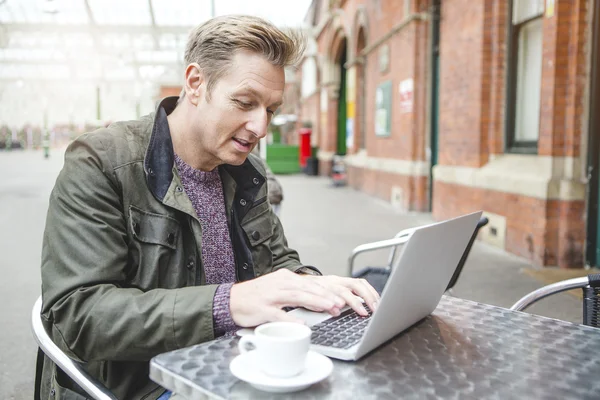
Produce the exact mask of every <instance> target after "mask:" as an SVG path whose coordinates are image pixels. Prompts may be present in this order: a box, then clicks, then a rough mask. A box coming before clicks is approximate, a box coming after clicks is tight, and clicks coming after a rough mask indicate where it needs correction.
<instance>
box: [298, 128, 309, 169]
mask: <svg viewBox="0 0 600 400" xmlns="http://www.w3.org/2000/svg"><path fill="white" fill-rule="evenodd" d="M311 133H312V129H310V128H300V130H298V134H299V135H300V148H299V150H300V151H299V160H300V168H302V169H305V168H306V159H307V158H308V157H311V156H312V154H311V146H310V135H311Z"/></svg>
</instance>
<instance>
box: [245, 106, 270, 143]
mask: <svg viewBox="0 0 600 400" xmlns="http://www.w3.org/2000/svg"><path fill="white" fill-rule="evenodd" d="M267 126H269V114H268V113H267V111H266V110H256V112H253V113H252V117H251V119H250V120H249V121H248V123H247V124H246V129H248V130H249V131H250V132H252V133H253V134H254V136H256V137H257V138H259V139H262V138H264V137H265V136H267Z"/></svg>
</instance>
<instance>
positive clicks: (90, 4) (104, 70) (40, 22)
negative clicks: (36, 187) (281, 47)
mask: <svg viewBox="0 0 600 400" xmlns="http://www.w3.org/2000/svg"><path fill="white" fill-rule="evenodd" d="M310 2H311V0H293V1H286V0H0V124H2V123H3V122H4V123H5V122H6V121H7V120H8V122H11V121H10V120H14V118H16V117H15V115H17V114H18V115H20V116H21V117H20V120H19V121H21V120H22V121H23V122H25V121H28V120H29V119H30V117H31V113H26V112H24V111H22V108H18V107H20V106H19V104H28V103H27V99H21V98H17V97H19V96H21V97H26V98H31V94H33V93H44V99H43V101H42V102H41V103H43V104H44V105H43V108H45V109H48V108H51V107H52V103H53V102H52V101H51V99H52V98H53V97H55V96H58V97H60V96H61V93H60V92H63V93H62V95H63V97H64V99H62V98H61V100H64V102H67V103H68V105H67V106H66V107H61V108H60V110H57V111H55V112H52V113H51V114H52V115H54V116H56V115H62V116H61V117H60V118H62V119H66V118H67V117H66V116H65V115H66V114H67V113H71V114H75V115H79V114H80V113H79V111H78V108H80V106H78V103H82V102H83V103H85V102H91V103H93V102H94V101H96V94H95V93H96V89H95V88H98V87H101V88H102V90H101V92H102V95H103V96H106V94H107V93H112V95H111V96H112V97H111V99H112V98H115V96H116V97H118V98H120V99H121V100H122V103H127V102H129V103H131V99H132V98H133V99H135V98H137V99H141V98H142V97H156V96H157V95H158V87H160V86H176V85H180V84H181V80H182V74H183V52H184V48H185V43H186V41H187V35H188V32H189V31H190V29H191V28H192V27H194V26H196V25H197V24H199V23H202V22H203V21H205V20H207V19H209V18H210V17H211V15H224V14H252V15H257V16H261V17H264V18H267V19H269V20H271V21H272V22H273V23H275V24H276V25H278V26H287V27H300V26H301V24H302V20H303V18H304V15H305V14H306V11H307V9H308V6H309V5H310ZM98 90H100V89H98ZM117 92H119V94H116V93H117ZM67 93H68V99H67V98H66V97H67ZM149 95H150V96H149ZM104 103H105V104H107V101H105V102H104ZM151 106H152V102H150V103H149V104H148V107H142V108H143V109H144V110H145V109H146V108H151ZM115 107H117V106H115ZM132 107H135V101H134V102H133V106H132ZM92 108H93V107H92ZM117 108H118V107H117ZM138 108H139V106H138ZM65 110H66V111H65ZM68 110H71V111H68ZM44 113H45V114H44V115H46V114H48V111H44ZM61 113H62V114H61ZM37 114H38V117H37V119H36V120H37V121H39V120H40V119H42V117H41V116H39V115H41V113H39V112H38V113H37ZM111 115H112V114H111ZM117 115H118V114H117ZM44 118H46V119H47V116H44ZM57 118H58V117H57ZM51 119H53V118H51ZM69 119H73V117H72V116H70V117H69ZM14 122H15V123H19V122H18V121H14Z"/></svg>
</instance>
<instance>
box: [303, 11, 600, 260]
mask: <svg viewBox="0 0 600 400" xmlns="http://www.w3.org/2000/svg"><path fill="white" fill-rule="evenodd" d="M594 6H596V7H597V8H598V7H600V4H598V5H597V3H596V2H595V1H594V0H512V1H509V0H482V1H471V0H376V1H367V0H329V1H326V0H314V1H313V3H312V5H311V8H310V9H309V12H308V14H307V17H306V22H307V23H308V24H309V25H310V26H311V27H312V28H311V35H312V37H313V38H314V41H313V43H312V44H311V45H312V49H311V46H310V45H309V51H308V52H307V55H306V58H305V60H304V63H303V64H302V66H301V68H300V69H299V71H300V72H301V76H302V90H301V97H302V99H301V105H300V108H301V120H303V121H310V122H311V123H312V126H313V132H314V134H313V143H314V144H316V145H318V147H319V155H318V157H319V167H320V171H321V173H322V174H328V173H329V171H330V168H331V160H332V158H333V155H334V154H344V155H345V161H346V164H347V166H348V176H349V183H350V184H351V185H352V186H353V187H355V188H356V189H358V190H362V191H364V192H366V193H369V194H371V195H374V196H377V197H380V198H383V199H386V200H388V201H390V202H391V203H392V204H394V205H395V206H397V207H398V208H400V209H402V210H416V211H427V210H431V211H432V212H433V215H434V217H435V218H437V219H445V218H449V217H452V216H456V215H459V214H462V213H467V212H470V211H474V210H479V209H482V210H483V211H484V212H485V214H486V215H487V216H488V217H489V218H490V224H489V225H488V226H487V227H486V229H485V231H484V232H482V234H481V235H480V237H481V238H482V239H483V240H485V241H488V242H490V243H492V244H495V245H496V246H498V247H500V248H502V249H505V250H507V251H509V252H512V253H514V254H517V255H519V256H522V257H525V258H527V259H529V260H531V261H532V262H534V263H536V264H539V265H559V266H561V267H581V266H583V265H585V264H590V265H596V264H598V262H597V259H598V261H600V241H599V240H598V237H599V235H598V227H599V225H600V222H599V219H598V181H599V176H598V172H597V170H598V158H599V151H600V150H599V147H600V141H599V140H598V136H600V135H599V131H598V129H599V128H600V124H599V123H598V121H597V120H598V118H599V117H598V116H597V114H598V112H597V109H598V108H599V107H600V95H598V94H597V93H598V91H599V90H600V89H599V88H598V87H599V86H600V83H599V82H598V81H599V80H600V79H599V76H600V68H599V67H598V61H597V57H598V54H599V53H600V51H599V40H598V35H599V33H598V30H599V28H598V25H600V23H599V19H600V18H599V17H598V16H599V15H600V12H599V10H598V9H594Z"/></svg>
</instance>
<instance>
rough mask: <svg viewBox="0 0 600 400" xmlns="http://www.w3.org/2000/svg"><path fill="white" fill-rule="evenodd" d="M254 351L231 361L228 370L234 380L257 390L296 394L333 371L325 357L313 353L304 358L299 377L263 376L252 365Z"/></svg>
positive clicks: (310, 352)
mask: <svg viewBox="0 0 600 400" xmlns="http://www.w3.org/2000/svg"><path fill="white" fill-rule="evenodd" d="M253 353H254V350H253V351H249V352H247V353H243V354H240V355H239V356H237V357H236V358H234V359H233V360H232V361H231V364H229V370H230V371H231V373H232V374H233V376H235V377H236V378H238V379H240V380H242V381H245V382H248V383H249V384H250V385H252V386H254V387H255V388H257V389H259V390H264V391H265V392H272V393H287V392H297V391H299V390H303V389H306V388H307V387H309V386H310V385H313V384H315V383H317V382H319V381H322V380H323V379H325V378H327V377H328V376H329V375H330V374H331V371H333V363H332V362H331V360H330V359H329V358H327V357H325V356H324V355H322V354H319V353H316V352H314V351H309V352H308V354H307V356H306V367H305V368H304V371H303V372H302V373H300V375H296V376H293V377H291V378H274V377H271V376H268V375H265V374H264V373H263V372H261V371H260V370H258V368H256V366H255V364H254V363H252V357H253V356H254V354H253Z"/></svg>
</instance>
